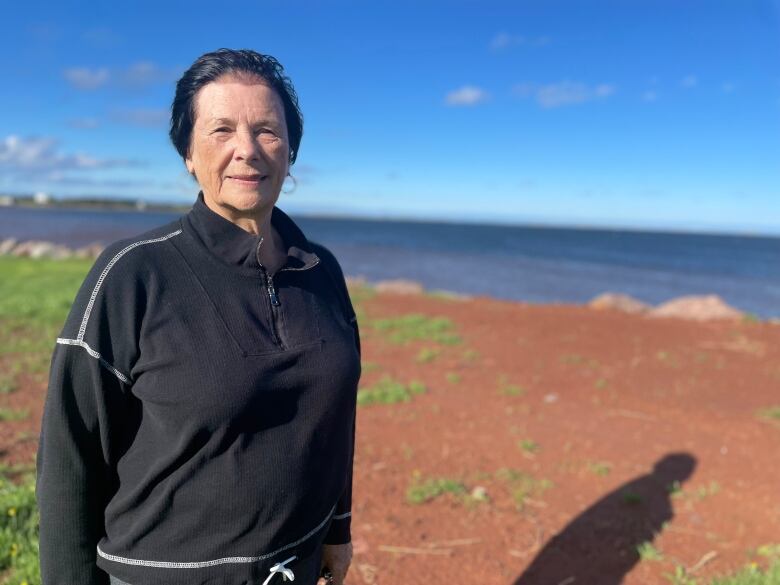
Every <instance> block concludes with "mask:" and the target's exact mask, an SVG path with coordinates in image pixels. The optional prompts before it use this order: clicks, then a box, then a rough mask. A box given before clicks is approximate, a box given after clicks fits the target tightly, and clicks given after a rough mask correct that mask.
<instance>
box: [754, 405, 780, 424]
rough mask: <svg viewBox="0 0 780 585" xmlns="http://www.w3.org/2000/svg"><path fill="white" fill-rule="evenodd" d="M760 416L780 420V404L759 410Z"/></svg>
mask: <svg viewBox="0 0 780 585" xmlns="http://www.w3.org/2000/svg"><path fill="white" fill-rule="evenodd" d="M758 416H759V417H761V418H764V419H767V420H771V421H780V406H769V407H767V408H762V409H761V410H759V411H758Z"/></svg>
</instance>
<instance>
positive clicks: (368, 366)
mask: <svg viewBox="0 0 780 585" xmlns="http://www.w3.org/2000/svg"><path fill="white" fill-rule="evenodd" d="M378 369H379V364H378V363H376V362H361V364H360V370H361V371H362V372H363V373H364V374H367V373H369V372H375V371H376V370H378Z"/></svg>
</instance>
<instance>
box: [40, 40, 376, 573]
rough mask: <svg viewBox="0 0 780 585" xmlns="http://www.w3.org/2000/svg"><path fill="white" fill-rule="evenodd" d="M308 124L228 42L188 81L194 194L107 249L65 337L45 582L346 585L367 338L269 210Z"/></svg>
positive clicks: (257, 62) (271, 74)
mask: <svg viewBox="0 0 780 585" xmlns="http://www.w3.org/2000/svg"><path fill="white" fill-rule="evenodd" d="M302 130H303V124H302V117H301V114H300V111H299V109H298V105H297V97H296V94H295V91H294V90H293V88H292V85H291V83H290V81H289V79H287V78H286V77H285V76H284V74H283V69H282V67H281V65H279V63H278V62H277V61H276V60H275V59H273V58H272V57H269V56H264V55H260V54H258V53H255V52H253V51H246V50H244V51H233V50H227V49H221V50H219V51H216V52H213V53H208V54H205V55H203V56H202V57H200V58H199V59H198V60H197V61H195V63H194V64H193V65H192V66H191V67H190V68H189V69H188V70H187V71H186V72H185V73H184V75H183V76H182V78H181V79H180V80H179V82H178V84H177V87H176V96H175V98H174V101H173V106H172V116H171V131H170V135H171V139H172V141H173V143H174V145H175V146H176V149H177V150H178V152H179V153H180V154H181V156H182V158H183V159H184V161H185V164H186V166H187V169H188V170H189V171H190V173H192V175H193V176H194V177H195V179H196V180H197V181H198V183H199V184H200V187H201V193H200V194H199V196H198V200H197V202H196V203H195V205H194V206H193V208H192V210H191V211H190V212H189V213H188V214H187V215H185V216H183V217H182V218H181V219H179V220H177V221H175V222H172V223H171V224H169V225H166V226H163V227H161V228H159V229H155V230H153V231H151V232H148V233H146V234H144V235H142V236H138V237H136V238H133V239H131V240H125V241H122V242H119V243H117V244H114V245H113V246H110V247H109V248H108V249H107V250H106V251H105V252H104V253H103V255H102V256H101V257H100V258H99V259H98V261H97V262H96V264H95V266H94V267H93V268H92V270H91V272H90V273H89V275H88V276H87V278H86V281H85V282H84V285H83V286H82V288H81V290H80V292H79V293H78V295H77V298H76V300H75V303H74V305H73V308H72V310H71V313H70V315H69V317H68V319H67V321H66V324H65V327H64V329H63V332H62V335H61V336H60V338H58V339H57V346H56V350H55V352H54V356H53V359H52V368H51V374H50V383H49V391H48V395H47V399H46V407H45V412H44V417H43V423H42V431H41V443H40V447H39V452H38V483H37V494H38V501H39V505H40V510H41V524H40V554H41V572H42V579H43V585H75V584H78V585H95V584H107V583H109V582H111V583H112V585H113V584H121V583H129V584H132V585H207V584H208V585H249V584H252V585H255V584H257V585H260V584H264V585H268V584H272V583H277V582H278V583H281V582H282V581H287V580H288V579H289V580H292V579H295V580H296V582H299V583H303V584H304V585H306V584H313V583H315V582H316V581H317V578H318V576H319V575H320V572H321V570H322V572H323V573H325V574H330V575H332V577H331V579H330V580H331V581H332V582H334V583H336V584H341V583H342V582H343V579H344V576H345V574H346V572H347V568H348V566H349V562H350V558H351V552H352V550H351V545H350V516H351V512H350V505H351V486H352V459H353V445H354V429H355V426H354V425H355V398H356V393H357V383H358V378H359V376H360V357H359V351H360V343H359V338H358V331H357V327H356V321H355V313H354V311H353V309H352V305H351V303H350V301H349V296H348V294H347V290H346V286H345V284H344V278H343V276H342V273H341V270H340V268H339V266H338V263H337V262H336V260H335V259H334V258H333V256H332V255H331V254H330V253H329V252H328V251H327V250H326V249H324V248H323V247H321V246H318V245H316V244H314V243H312V242H309V241H308V240H307V239H306V238H305V236H304V235H303V233H302V232H301V231H300V230H299V229H298V227H297V226H296V225H295V224H294V223H293V221H292V220H291V219H290V218H289V217H287V216H286V215H285V214H284V213H282V212H281V211H280V210H279V209H278V208H276V207H275V203H276V201H277V199H278V197H279V192H280V190H281V187H282V184H283V182H284V180H285V178H286V177H287V176H288V170H289V167H290V165H292V164H293V163H294V162H295V158H296V155H297V153H298V147H299V145H300V140H301V135H302ZM109 575H110V579H109Z"/></svg>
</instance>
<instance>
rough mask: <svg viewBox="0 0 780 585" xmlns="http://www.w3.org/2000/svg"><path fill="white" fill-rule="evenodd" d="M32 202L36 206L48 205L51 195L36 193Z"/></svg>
mask: <svg viewBox="0 0 780 585" xmlns="http://www.w3.org/2000/svg"><path fill="white" fill-rule="evenodd" d="M33 201H34V202H35V204H36V205H48V204H49V203H51V195H49V194H48V193H44V192H43V191H38V192H37V193H36V194H35V195H33Z"/></svg>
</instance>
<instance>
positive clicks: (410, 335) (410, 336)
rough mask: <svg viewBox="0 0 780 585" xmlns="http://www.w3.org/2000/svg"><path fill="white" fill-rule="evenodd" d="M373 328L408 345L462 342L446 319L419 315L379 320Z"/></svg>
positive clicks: (391, 338) (395, 341)
mask: <svg viewBox="0 0 780 585" xmlns="http://www.w3.org/2000/svg"><path fill="white" fill-rule="evenodd" d="M373 328H374V330H376V331H377V332H379V333H381V334H383V335H385V336H386V337H387V338H388V339H389V340H390V341H392V342H393V343H398V344H406V343H408V342H410V341H430V342H434V343H441V344H444V345H457V344H458V343H460V342H461V341H462V340H461V338H460V337H459V336H458V335H457V334H456V333H455V331H454V329H455V326H454V324H453V323H452V321H450V320H449V319H447V318H445V317H428V316H426V315H421V314H419V313H412V314H409V315H402V316H401V317H393V318H389V319H377V320H376V321H374V322H373Z"/></svg>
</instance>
